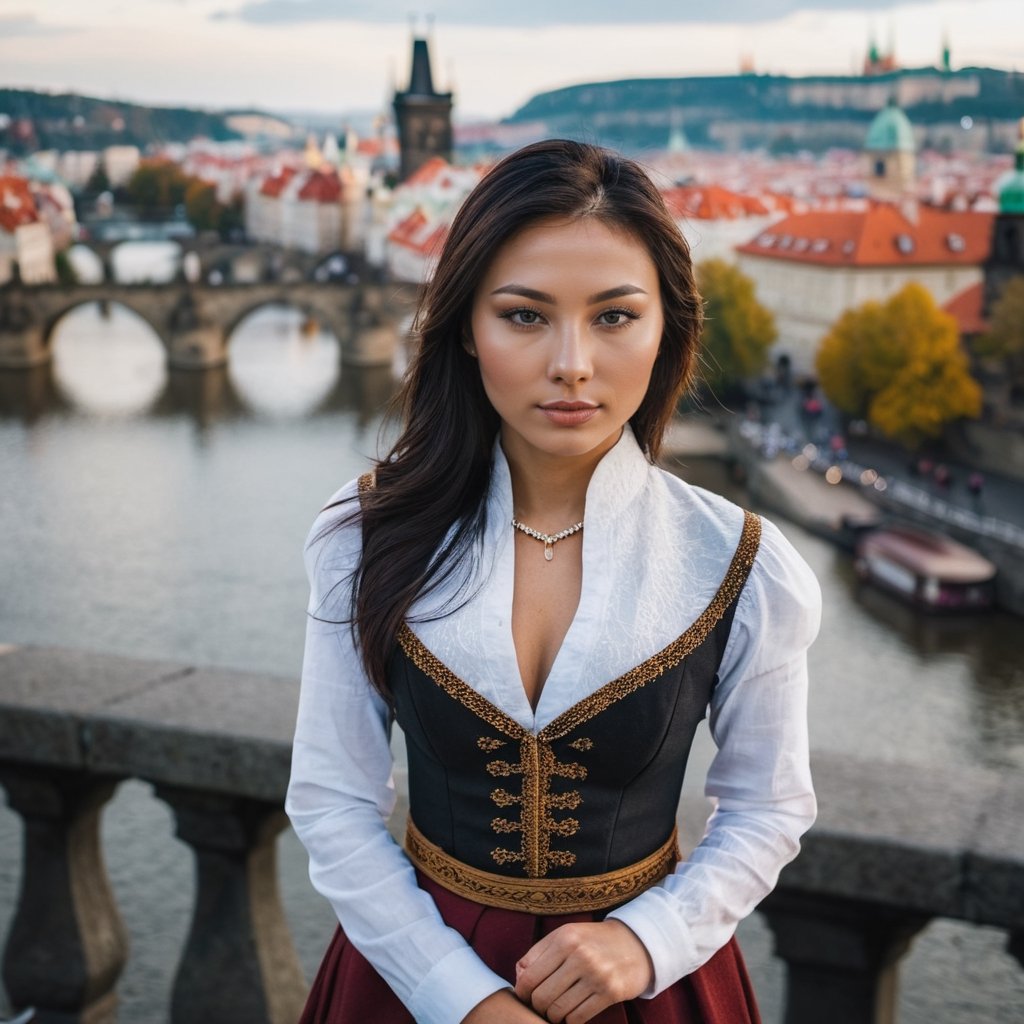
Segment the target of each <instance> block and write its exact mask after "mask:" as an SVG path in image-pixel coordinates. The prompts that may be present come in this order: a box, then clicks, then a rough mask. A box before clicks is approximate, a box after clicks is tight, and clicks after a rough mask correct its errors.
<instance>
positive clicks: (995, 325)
mask: <svg viewBox="0 0 1024 1024" xmlns="http://www.w3.org/2000/svg"><path fill="white" fill-rule="evenodd" d="M974 347H975V351H976V352H977V353H978V355H980V356H988V357H992V358H995V359H998V360H1001V361H1002V362H1003V363H1004V364H1005V365H1006V368H1007V370H1008V371H1009V372H1010V374H1011V375H1012V376H1014V377H1020V376H1022V375H1024V275H1018V276H1017V277H1011V278H1010V280H1009V281H1008V282H1007V283H1006V287H1005V288H1004V289H1003V294H1002V295H1000V296H999V298H998V299H997V300H996V302H995V303H994V304H993V306H992V312H991V314H990V316H989V329H988V333H987V334H984V335H982V336H981V337H980V338H979V339H978V340H977V341H976V342H975V345H974Z"/></svg>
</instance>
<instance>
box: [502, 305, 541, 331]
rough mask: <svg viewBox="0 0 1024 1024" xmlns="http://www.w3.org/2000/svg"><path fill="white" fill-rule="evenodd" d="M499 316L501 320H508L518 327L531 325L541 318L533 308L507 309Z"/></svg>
mask: <svg viewBox="0 0 1024 1024" xmlns="http://www.w3.org/2000/svg"><path fill="white" fill-rule="evenodd" d="M500 316H501V318H502V319H503V320H508V321H509V323H511V324H514V325H516V326H518V327H533V326H534V324H539V323H540V320H541V317H540V313H538V312H537V310H535V309H508V310H505V312H504V313H501V314H500Z"/></svg>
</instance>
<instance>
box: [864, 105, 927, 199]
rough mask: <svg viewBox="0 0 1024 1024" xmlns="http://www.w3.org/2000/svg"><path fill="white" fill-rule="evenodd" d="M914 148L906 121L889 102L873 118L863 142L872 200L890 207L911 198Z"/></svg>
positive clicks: (914, 179)
mask: <svg viewBox="0 0 1024 1024" xmlns="http://www.w3.org/2000/svg"><path fill="white" fill-rule="evenodd" d="M915 148H916V147H915V145H914V129H913V128H912V127H911V125H910V120H909V119H908V118H907V115H906V114H904V113H903V111H902V110H900V108H899V107H898V106H897V105H896V100H895V98H891V99H890V100H889V103H888V105H887V106H886V107H885V109H883V110H881V111H879V112H878V113H877V114H876V115H875V119H874V120H873V121H872V122H871V127H870V128H869V129H868V135H867V138H866V139H865V141H864V156H865V159H866V161H867V177H868V189H869V191H870V193H871V196H872V197H873V198H874V199H881V200H883V201H885V202H890V203H892V202H898V201H900V200H901V199H907V198H909V197H911V196H913V194H914V187H915V182H916V171H915V166H914V165H915Z"/></svg>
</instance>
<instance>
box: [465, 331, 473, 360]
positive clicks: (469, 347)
mask: <svg viewBox="0 0 1024 1024" xmlns="http://www.w3.org/2000/svg"><path fill="white" fill-rule="evenodd" d="M462 347H463V349H465V351H466V354H467V355H471V356H472V357H473V358H474V359H476V345H475V344H474V343H473V335H472V333H471V332H470V331H469V329H468V328H467V329H466V330H464V331H463V332H462Z"/></svg>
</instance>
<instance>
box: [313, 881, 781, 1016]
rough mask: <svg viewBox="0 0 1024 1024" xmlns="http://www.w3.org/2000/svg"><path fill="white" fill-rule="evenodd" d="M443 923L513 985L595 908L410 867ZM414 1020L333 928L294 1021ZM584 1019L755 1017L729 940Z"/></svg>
mask: <svg viewBox="0 0 1024 1024" xmlns="http://www.w3.org/2000/svg"><path fill="white" fill-rule="evenodd" d="M417 877H418V879H419V884H420V887H421V888H422V889H424V890H425V891H426V892H428V893H430V895H431V896H432V897H433V898H434V902H435V903H436V904H437V907H438V909H439V910H440V911H441V916H442V917H443V918H444V920H445V923H446V924H448V925H449V926H450V927H451V928H454V929H455V930H456V931H457V932H459V933H460V934H461V935H462V937H463V938H464V939H465V940H466V941H467V942H468V943H470V945H471V946H472V947H473V949H474V950H476V953H477V955H478V956H479V957H480V959H481V960H483V962H484V963H485V964H487V966H488V967H490V968H491V970H493V971H494V972H495V973H497V974H500V975H501V976H502V977H503V978H506V979H507V980H508V982H509V984H510V985H511V984H514V982H515V976H516V966H515V965H516V961H517V960H518V959H519V958H520V957H521V956H522V955H523V954H524V953H525V952H526V951H527V950H528V949H529V948H530V947H531V946H532V945H533V944H534V943H535V942H537V941H538V940H539V939H541V938H543V937H544V936H545V935H547V934H548V933H549V932H552V931H554V930H555V929H556V928H557V927H559V925H563V924H568V923H570V922H573V921H596V920H600V919H601V917H602V916H603V915H602V914H601V913H589V914H560V915H557V916H549V917H541V916H537V915H534V914H524V913H521V912H519V911H515V910H500V909H497V908H495V907H486V906H483V905H482V904H480V903H474V902H473V901H472V900H468V899H466V898H465V897H463V896H457V895H456V894H455V893H453V892H449V891H448V890H447V889H445V888H443V887H442V886H440V885H438V884H437V883H436V882H433V881H431V880H430V879H429V878H427V877H426V876H425V875H423V874H421V873H420V872H417ZM370 1021H372V1022H373V1024H415V1021H414V1020H413V1018H412V1015H411V1014H410V1013H409V1011H408V1010H407V1009H406V1008H405V1006H403V1005H402V1003H401V1001H400V1000H399V999H398V997H397V996H396V995H395V994H394V993H393V992H392V991H391V989H390V987H389V986H388V984H387V982H385V981H384V979H383V978H382V977H381V976H380V975H379V974H378V973H377V972H376V971H375V970H374V969H373V967H372V966H371V965H370V963H369V962H368V961H367V960H365V959H364V958H363V956H362V954H360V953H359V951H358V950H357V949H356V948H355V947H354V946H353V945H352V944H351V943H350V942H349V941H348V939H347V938H346V937H345V933H344V932H343V931H342V930H341V929H340V928H339V929H338V930H337V931H336V932H335V934H334V938H333V940H332V941H331V944H330V946H329V947H328V949H327V953H326V954H325V956H324V959H323V963H321V965H320V970H319V971H318V972H317V976H316V980H315V981H314V982H313V988H312V990H311V991H310V993H309V999H308V1001H307V1002H306V1009H305V1010H304V1011H303V1014H302V1017H301V1019H300V1021H299V1024H367V1022H370ZM591 1024H761V1017H760V1014H759V1013H758V1011H757V1003H756V1001H755V999H754V992H753V989H752V987H751V985H750V978H749V977H748V975H747V969H746V966H745V965H744V963H743V957H742V956H741V954H740V950H739V946H737V944H736V940H735V939H731V940H730V941H729V943H728V944H727V945H725V946H724V947H723V948H722V949H720V950H719V951H718V952H717V953H716V954H715V955H714V956H713V957H712V958H711V959H710V960H709V961H708V962H707V963H706V964H705V965H704V966H703V967H701V968H699V969H698V970H696V971H694V972H693V973H692V974H689V975H687V976H686V977H685V978H681V979H680V980H679V981H677V982H676V983H675V984H674V985H672V986H670V987H669V988H667V989H666V990H665V991H664V992H662V993H661V994H660V995H658V996H655V998H654V999H632V1000H630V1001H629V1002H627V1003H617V1004H616V1005H615V1006H610V1007H608V1009H606V1010H604V1011H603V1012H602V1013H600V1014H598V1015H597V1016H596V1017H593V1018H591Z"/></svg>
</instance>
